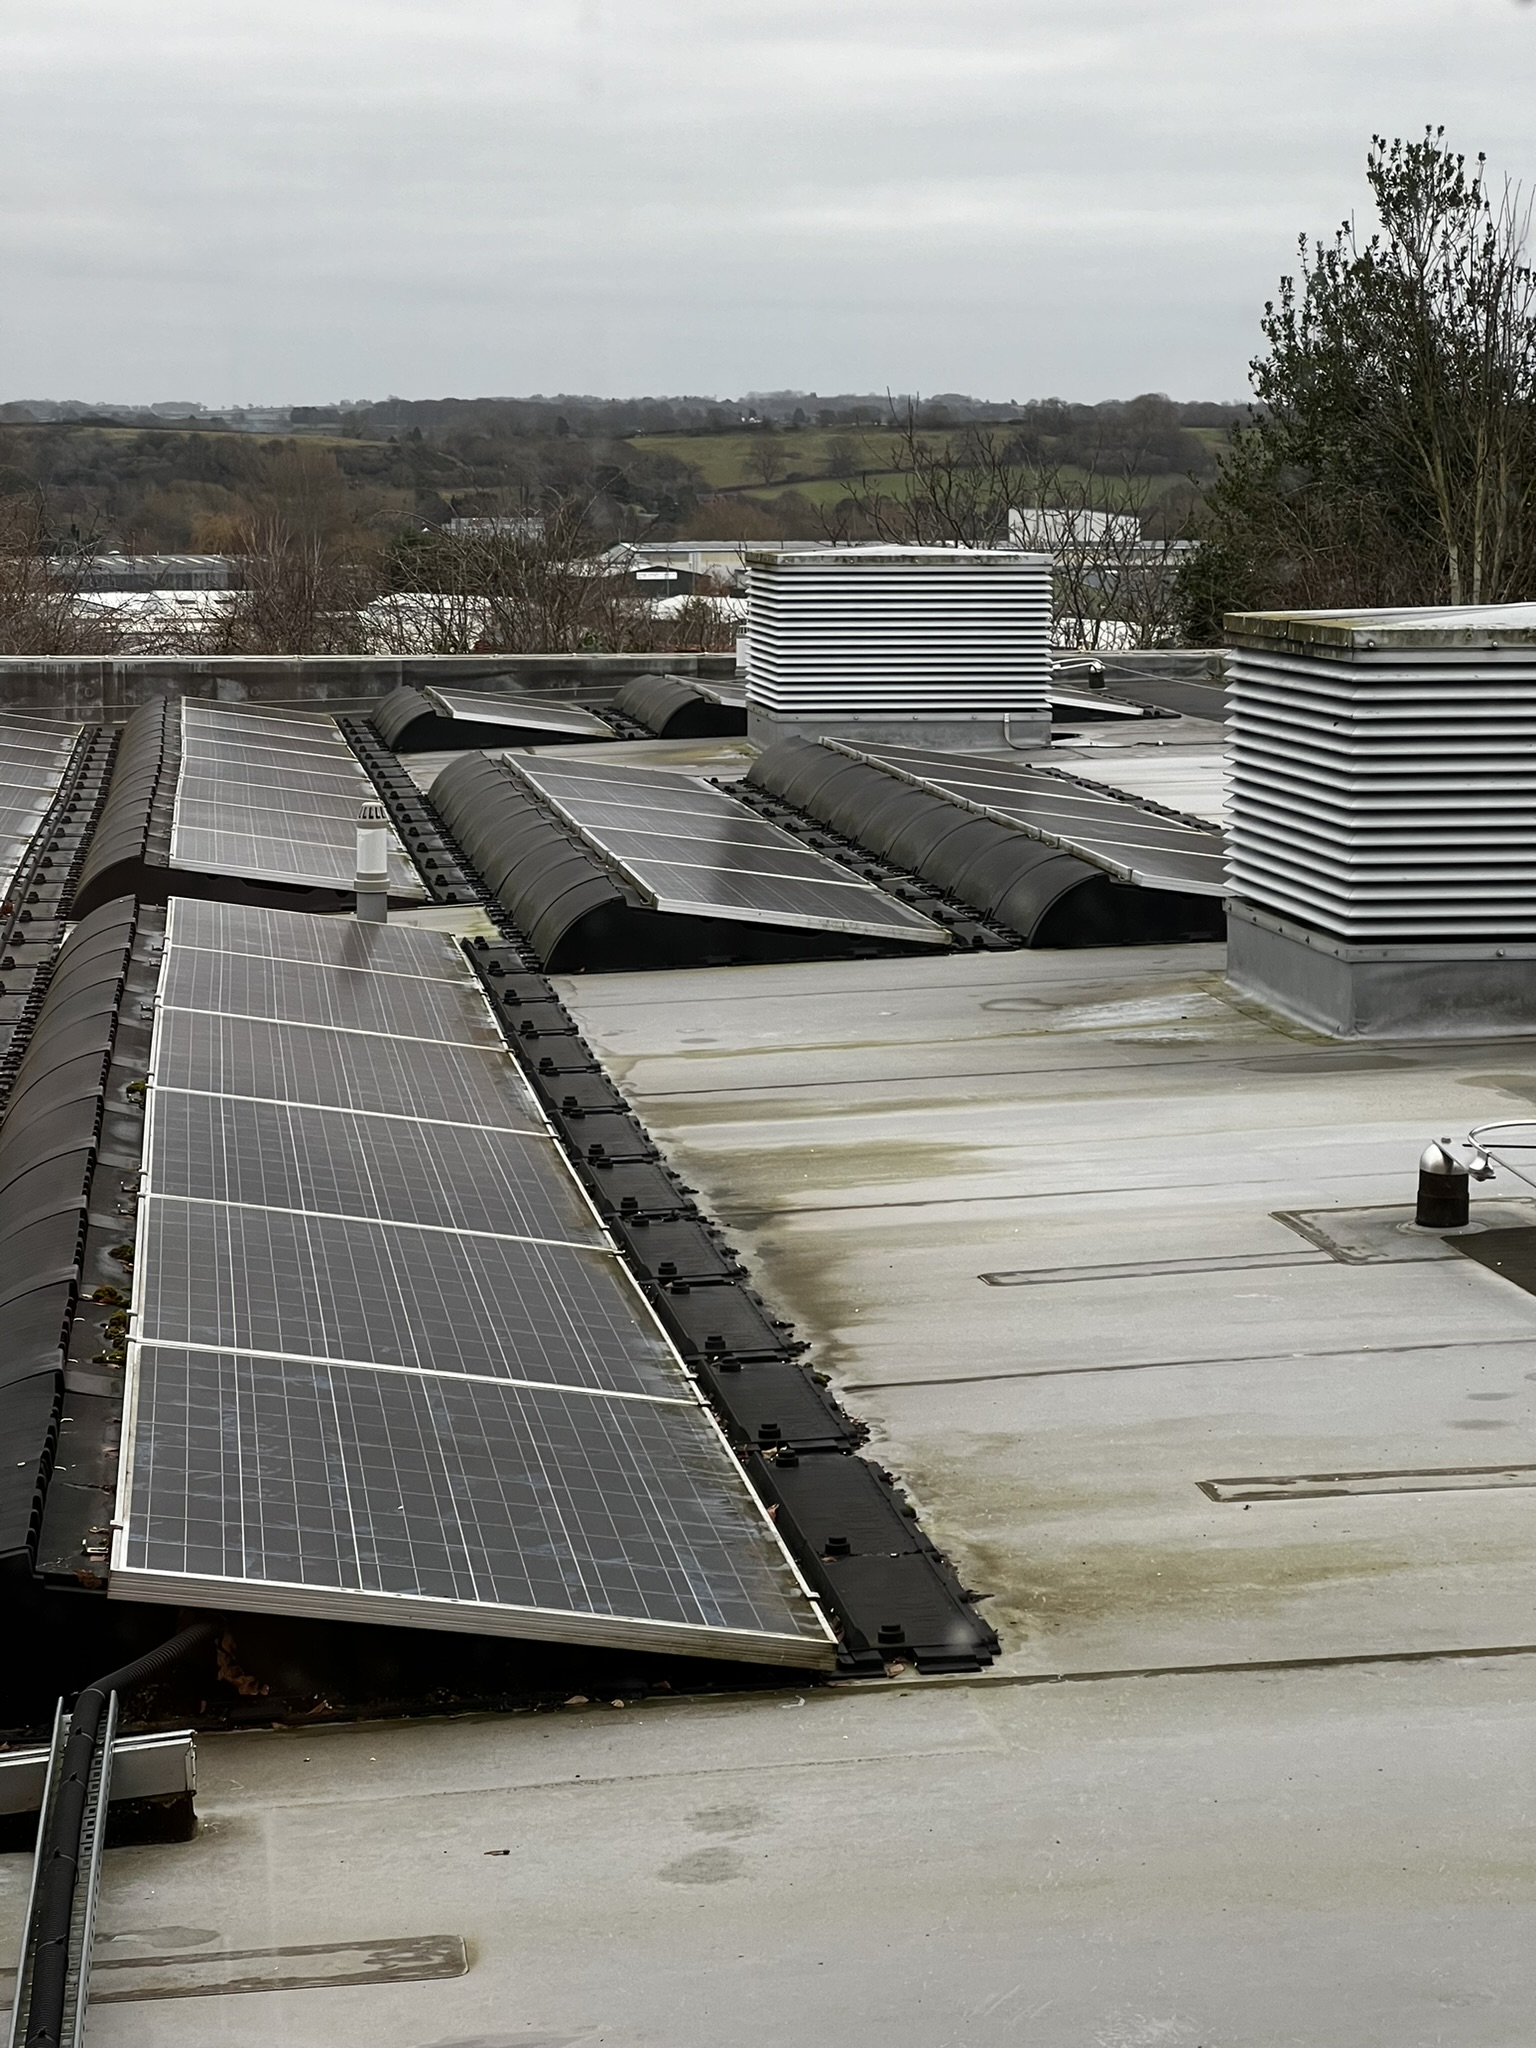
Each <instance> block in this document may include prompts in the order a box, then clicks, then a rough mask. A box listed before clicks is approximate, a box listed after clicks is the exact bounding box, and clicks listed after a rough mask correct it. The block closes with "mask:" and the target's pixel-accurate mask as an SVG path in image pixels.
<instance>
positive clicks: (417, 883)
mask: <svg viewBox="0 0 1536 2048" xmlns="http://www.w3.org/2000/svg"><path fill="white" fill-rule="evenodd" d="M376 795H377V792H376V791H375V789H374V787H373V784H372V783H371V782H370V781H369V779H368V777H367V775H366V774H365V773H364V772H363V769H362V766H361V764H360V763H359V761H358V759H357V756H356V755H355V754H354V753H353V751H352V749H351V748H350V747H349V746H348V745H347V743H346V741H345V740H344V739H343V738H342V735H341V731H340V728H339V727H338V726H337V723H336V721H335V719H334V718H329V717H327V716H325V715H324V714H323V713H318V712H310V711H280V710H272V709H266V708H264V709H262V710H260V711H232V710H230V709H228V708H227V707H226V706H223V705H217V704H205V703H199V702H196V701H194V700H193V699H190V698H183V699H182V702H181V775H180V779H179V781H178V783H177V786H176V808H175V814H174V817H173V820H172V826H171V865H172V866H173V867H178V868H195V869H199V870H201V871H203V872H205V873H208V874H223V875H239V876H243V877H247V878H249V879H251V880H257V881H269V882H288V883H293V884H296V885H299V886H307V887H312V888H327V889H350V888H351V886H352V884H353V881H354V879H355V877H356V872H357V818H358V810H359V807H360V806H361V805H362V804H364V803H365V802H368V801H369V800H370V799H372V798H373V797H375V796H376ZM389 877H390V881H389V887H390V894H391V895H392V896H396V897H408V898H411V899H419V898H421V897H422V896H424V895H425V894H426V891H425V889H424V888H423V887H422V883H421V878H420V877H419V876H418V875H417V873H416V870H415V868H414V867H413V866H412V865H411V862H410V861H409V860H408V859H407V857H406V854H405V851H404V849H403V848H402V847H401V845H400V843H399V841H398V840H396V839H395V837H394V835H393V833H391V834H390V850H389Z"/></svg>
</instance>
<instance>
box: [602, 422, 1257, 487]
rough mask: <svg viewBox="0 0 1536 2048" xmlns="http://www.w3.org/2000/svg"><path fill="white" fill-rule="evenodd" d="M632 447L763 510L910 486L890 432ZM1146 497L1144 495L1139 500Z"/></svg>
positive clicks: (1109, 482) (753, 436)
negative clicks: (769, 464)
mask: <svg viewBox="0 0 1536 2048" xmlns="http://www.w3.org/2000/svg"><path fill="white" fill-rule="evenodd" d="M1189 431H1190V432H1191V433H1193V434H1195V435H1197V436H1198V438H1199V439H1200V440H1202V441H1204V442H1205V443H1206V445H1207V446H1208V447H1209V448H1211V449H1212V451H1213V452H1214V451H1216V450H1217V449H1219V448H1221V447H1223V446H1224V445H1225V442H1226V434H1225V432H1224V431H1223V430H1222V429H1221V428H1219V427H1195V428H1191V429H1190V430H1189ZM925 438H927V439H931V440H932V441H934V442H940V441H942V440H944V439H945V436H944V434H943V433H942V432H935V433H934V434H932V435H931V436H926V437H925ZM765 442H766V443H767V445H769V446H771V447H772V448H773V449H774V450H775V451H776V452H777V454H778V456H779V459H780V461H781V462H782V464H783V468H782V470H781V472H780V474H779V475H778V476H777V477H775V478H774V480H773V481H772V482H771V483H765V482H764V481H763V478H762V476H761V475H760V474H759V472H758V471H757V469H756V468H755V467H754V466H753V464H752V460H751V458H752V456H753V453H754V451H755V450H757V449H760V448H762V447H763V446H764V444H765ZM833 442H841V443H842V444H844V447H845V448H846V449H849V450H851V451H852V461H853V464H854V474H853V475H852V476H851V477H836V476H833V475H832V474H831V465H832V460H833V457H832V450H831V445H830V444H831V443H833ZM630 445H631V446H632V447H633V448H635V449H636V450H641V451H647V452H655V453H656V454H660V455H670V456H673V457H675V458H676V459H677V460H678V461H679V462H686V463H687V464H688V465H689V466H690V467H691V468H692V469H694V470H696V471H697V472H698V474H699V476H700V478H701V479H702V480H703V482H704V483H705V484H706V485H707V486H708V487H709V488H710V489H711V490H714V491H719V492H721V493H724V494H728V495H730V496H732V497H743V498H750V499H753V500H755V501H757V502H759V503H762V502H770V503H771V501H772V500H773V499H774V498H776V497H777V496H778V494H779V493H780V492H781V491H795V492H797V493H798V494H799V495H800V496H801V497H803V498H806V499H808V500H809V501H810V503H811V504H813V505H817V506H832V505H837V504H840V503H841V502H842V500H843V499H844V497H845V496H846V495H847V491H848V486H849V484H855V485H856V484H858V483H859V482H860V481H861V479H867V480H868V481H870V482H882V483H886V484H888V485H889V486H890V487H891V488H892V495H896V494H897V492H898V491H899V488H900V486H901V484H902V482H903V479H902V477H901V475H900V473H899V472H898V471H895V470H892V469H889V468H887V467H886V464H887V463H888V462H889V461H890V459H891V454H892V453H893V452H894V451H895V449H896V448H897V447H898V446H899V445H900V437H899V436H898V435H897V434H896V433H894V432H893V431H892V430H891V429H889V428H882V427H868V428H855V427H844V428H831V429H823V428H820V427H804V428H800V429H789V430H785V431H783V432H780V433H776V434H771V435H764V434H760V433H747V432H743V433H730V434H637V435H636V436H635V437H634V438H633V440H632V441H631V443H630ZM1056 474H1057V476H1058V478H1059V480H1060V481H1061V482H1062V483H1063V484H1086V483H1087V482H1088V481H1089V477H1088V472H1087V471H1086V470H1083V469H1072V468H1063V469H1061V470H1059V471H1058V472H1057V473H1056ZM1147 481H1149V482H1150V485H1151V488H1150V490H1149V491H1148V492H1147V493H1146V496H1145V497H1140V499H1139V501H1140V502H1141V503H1142V504H1145V503H1146V502H1148V501H1149V500H1150V501H1151V502H1154V503H1155V502H1156V501H1157V500H1158V499H1159V498H1161V497H1162V496H1163V494H1164V492H1165V491H1167V490H1170V489H1172V488H1173V487H1174V486H1176V485H1178V484H1181V483H1183V481H1184V479H1183V477H1181V476H1171V475H1169V476H1160V477H1155V478H1152V479H1149V480H1147ZM1098 483H1099V487H1100V489H1102V491H1103V492H1104V502H1109V503H1112V502H1114V500H1115V499H1116V498H1118V497H1120V496H1121V495H1122V493H1121V491H1120V490H1119V489H1117V480H1116V479H1115V478H1114V477H1112V476H1107V475H1102V474H1101V476H1100V477H1099V479H1098ZM1138 496H1139V494H1138Z"/></svg>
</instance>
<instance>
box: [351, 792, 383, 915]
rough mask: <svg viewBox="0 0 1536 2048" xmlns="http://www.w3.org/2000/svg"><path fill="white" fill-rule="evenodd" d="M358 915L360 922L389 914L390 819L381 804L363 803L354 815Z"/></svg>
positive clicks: (355, 885)
mask: <svg viewBox="0 0 1536 2048" xmlns="http://www.w3.org/2000/svg"><path fill="white" fill-rule="evenodd" d="M354 887H355V888H356V890H357V915H358V919H359V922H361V923H363V924H384V923H385V922H386V921H387V920H388V917H389V822H388V818H387V817H386V815H385V810H384V806H383V805H382V804H381V803H365V804H364V805H363V807H362V809H361V810H360V811H359V812H358V814H357V880H356V883H355V884H354Z"/></svg>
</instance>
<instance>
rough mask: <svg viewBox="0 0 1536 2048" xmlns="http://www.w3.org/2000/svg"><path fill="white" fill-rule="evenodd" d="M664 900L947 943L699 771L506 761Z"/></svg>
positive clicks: (716, 912) (707, 913)
mask: <svg viewBox="0 0 1536 2048" xmlns="http://www.w3.org/2000/svg"><path fill="white" fill-rule="evenodd" d="M505 765H506V766H507V767H508V768H509V769H511V770H513V771H514V772H515V773H516V775H517V776H518V777H519V779H520V780H522V781H524V782H526V783H527V784H528V786H529V787H530V788H531V789H533V790H536V791H537V792H538V794H539V795H540V796H541V797H543V799H544V800H545V802H546V803H548V804H549V805H551V806H552V808H553V809H554V810H556V811H557V812H558V813H559V814H560V816H561V817H563V818H564V819H565V820H566V821H567V822H568V823H569V824H571V825H573V826H574V827H575V828H576V830H577V831H578V832H580V833H581V835H582V836H583V838H585V839H586V840H588V841H589V842H590V844H591V845H592V846H594V847H595V848H596V849H597V851H598V852H599V853H601V854H602V855H603V856H604V858H605V859H607V860H609V861H611V862H612V863H613V865H614V866H615V867H617V868H619V869H621V870H622V872H623V873H624V874H625V875H626V876H627V877H628V878H629V880H630V881H631V882H632V883H633V884H634V886H635V888H636V889H638V890H639V892H640V894H641V895H642V896H643V897H645V898H646V900H647V901H648V902H650V903H651V904H652V905H654V907H655V908H656V909H657V910H663V911H676V912H682V913H686V914H688V915H691V916H695V917H721V918H731V919H737V920H740V921H742V922H745V923H758V924H778V925H794V926H799V927H802V928H806V929H811V930H818V931H836V932H853V933H860V934H867V935H868V936H870V937H872V938H880V939H899V940H903V941H914V942H916V943H918V944H926V945H935V946H947V945H948V944H949V943H950V940H949V934H948V933H947V932H946V931H945V930H944V929H943V927H942V926H940V925H937V924H935V923H934V922H933V920H932V919H931V918H928V917H924V916H923V915H922V913H921V912H920V911H917V910H913V909H912V908H910V906H909V905H907V904H905V903H901V902H898V901H897V900H896V899H895V898H894V897H892V896H888V895H886V894H885V892H884V891H883V890H880V889H877V888H875V887H874V885H873V884H872V883H870V882H866V881H863V880H861V879H860V877H858V876H857V875H855V874H853V873H851V872H850V871H849V870H848V869H847V868H845V867H841V866H840V865H839V864H838V863H837V862H836V861H833V860H829V859H827V857H826V856H825V855H824V854H820V853H816V852H813V851H812V850H811V848H809V847H807V846H805V845H803V844H802V843H801V841H799V840H798V839H795V838H793V837H792V836H791V835H790V834H789V833H788V832H786V831H784V830H783V829H782V828H781V827H780V826H778V825H773V824H770V823H768V821H767V820H766V819H763V818H759V817H758V816H757V815H756V814H755V813H754V812H752V811H750V810H748V808H747V806H746V805H745V804H743V803H741V802H740V801H738V799H737V798H735V797H733V796H730V795H728V794H727V792H726V791H724V790H720V789H715V788H713V787H712V786H711V785H710V784H709V783H708V782H706V781H705V780H704V779H703V777H701V776H697V775H683V774H676V773H673V772H671V771H670V770H663V769H647V768H628V769H627V768H623V767H619V766H617V765H614V766H612V767H610V766H609V765H608V763H607V762H558V763H557V762H553V761H544V760H537V761H532V760H528V761H524V760H514V759H508V760H507V761H506V763H505Z"/></svg>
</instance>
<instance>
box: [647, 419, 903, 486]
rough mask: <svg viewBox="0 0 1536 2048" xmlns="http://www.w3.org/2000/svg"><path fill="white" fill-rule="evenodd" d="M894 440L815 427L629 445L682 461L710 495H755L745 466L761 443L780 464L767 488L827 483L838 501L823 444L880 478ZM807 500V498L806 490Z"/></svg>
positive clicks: (662, 437)
mask: <svg viewBox="0 0 1536 2048" xmlns="http://www.w3.org/2000/svg"><path fill="white" fill-rule="evenodd" d="M896 439H897V437H896V435H895V434H893V433H891V432H890V431H889V430H888V429H883V428H879V427H872V428H868V429H855V428H845V429H843V430H842V431H841V432H840V433H839V432H835V431H828V432H823V430H822V429H821V428H820V427H804V428H800V429H798V430H791V431H788V432H784V433H778V434H753V433H740V434H637V435H636V436H635V438H634V440H633V441H632V442H631V444H630V445H631V446H632V447H633V448H635V449H637V450H644V451H646V452H651V453H655V454H658V455H671V456H675V457H676V459H677V460H678V461H679V462H686V463H688V464H690V465H691V467H693V468H694V469H696V470H697V471H698V472H699V474H700V476H701V477H702V478H703V479H704V482H705V483H706V484H708V485H709V486H710V488H711V489H712V490H717V491H719V490H739V489H742V488H744V487H748V486H750V487H752V488H753V489H754V490H761V489H762V488H763V480H762V478H761V476H760V475H759V474H758V472H757V471H756V469H755V468H753V467H752V466H751V463H750V457H751V456H752V454H753V452H754V451H755V450H757V449H760V448H762V447H763V446H764V445H765V444H766V445H767V446H768V447H771V448H772V449H773V450H774V451H775V453H776V454H777V455H778V457H779V459H780V461H781V462H782V464H783V470H782V473H781V474H780V475H779V476H778V477H777V478H776V479H775V480H774V483H773V485H772V488H773V489H775V490H782V489H783V488H784V487H785V485H789V484H792V485H794V486H795V487H796V488H801V487H803V486H808V485H811V484H815V483H830V484H832V485H834V486H835V487H836V488H835V489H834V492H833V495H834V496H841V494H842V493H841V487H840V484H839V480H838V479H837V478H835V477H833V476H832V475H831V474H830V470H831V464H832V454H831V450H830V446H829V444H830V443H832V442H834V441H839V442H842V443H844V444H846V446H847V447H848V448H850V449H851V450H852V459H853V462H854V466H855V468H856V469H857V470H858V471H860V472H864V471H867V472H868V473H869V474H871V475H875V474H881V475H884V474H888V471H887V469H886V464H887V463H888V462H889V460H890V457H889V455H888V454H886V453H885V451H886V450H887V449H890V448H891V447H893V446H894V445H895V442H896ZM807 495H810V493H809V491H807Z"/></svg>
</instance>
